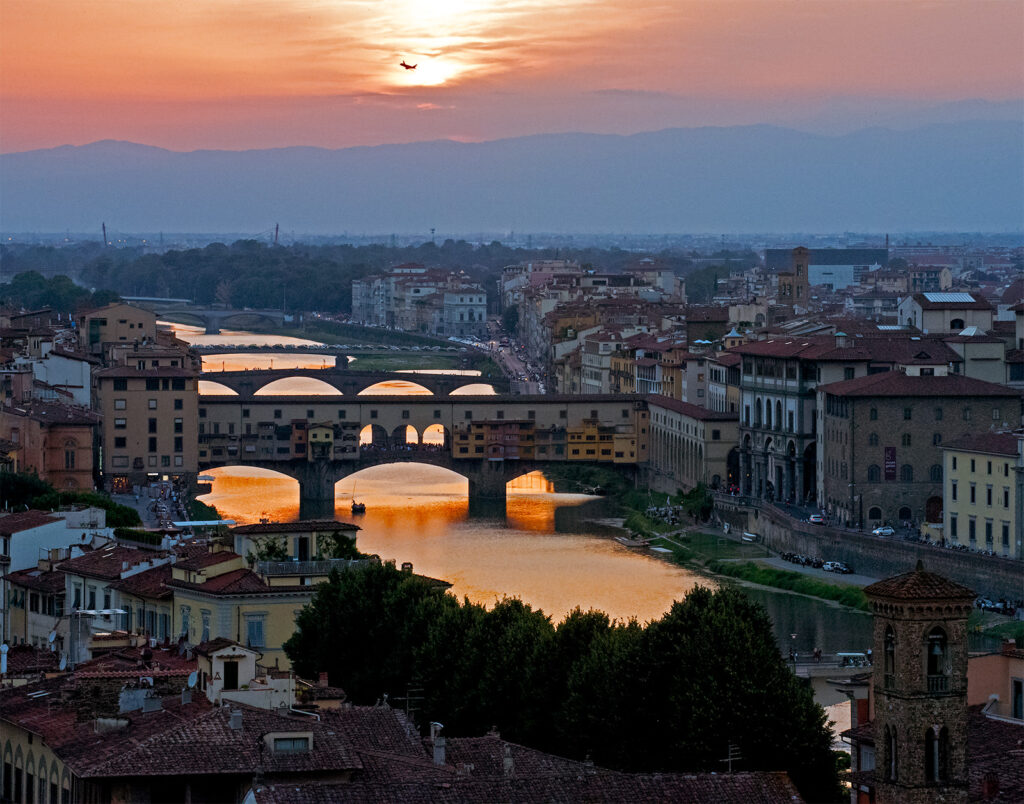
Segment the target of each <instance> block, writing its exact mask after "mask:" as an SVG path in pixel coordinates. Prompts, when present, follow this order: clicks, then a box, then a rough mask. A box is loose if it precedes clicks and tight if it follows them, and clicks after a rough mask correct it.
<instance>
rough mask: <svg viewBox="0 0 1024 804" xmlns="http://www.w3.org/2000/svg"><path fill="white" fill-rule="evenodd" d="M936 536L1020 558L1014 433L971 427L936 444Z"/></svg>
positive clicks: (1019, 460) (1022, 485) (1018, 458)
mask: <svg viewBox="0 0 1024 804" xmlns="http://www.w3.org/2000/svg"><path fill="white" fill-rule="evenodd" d="M942 457H943V474H944V475H945V488H944V493H943V506H942V514H943V518H942V523H943V527H942V538H943V539H945V541H946V542H947V543H950V544H960V545H966V546H969V547H971V548H974V549H978V550H990V551H992V552H994V553H996V554H997V555H1001V556H1005V557H1007V558H1016V559H1020V558H1024V549H1022V548H1024V545H1022V539H1024V536H1022V534H1024V521H1022V518H1021V510H1020V506H1021V503H1022V502H1024V457H1022V452H1021V438H1020V436H1019V435H1017V434H1015V433H1009V432H1001V433H999V432H997V433H975V434H973V435H967V436H964V437H963V438H959V439H956V440H955V441H951V442H949V443H947V444H946V445H945V446H944V447H943V449H942Z"/></svg>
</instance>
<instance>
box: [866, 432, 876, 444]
mask: <svg viewBox="0 0 1024 804" xmlns="http://www.w3.org/2000/svg"><path fill="white" fill-rule="evenodd" d="M868 446H869V447H877V446H878V433H872V434H871V435H869V436H868Z"/></svg>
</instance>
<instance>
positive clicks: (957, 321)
mask: <svg viewBox="0 0 1024 804" xmlns="http://www.w3.org/2000/svg"><path fill="white" fill-rule="evenodd" d="M949 328H950V329H951V330H958V329H963V328H964V320H963V319H962V318H954V319H953V320H952V321H950V322H949Z"/></svg>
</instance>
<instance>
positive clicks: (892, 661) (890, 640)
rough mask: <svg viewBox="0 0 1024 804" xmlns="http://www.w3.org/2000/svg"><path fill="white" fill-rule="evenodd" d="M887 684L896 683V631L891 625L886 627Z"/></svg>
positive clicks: (885, 663)
mask: <svg viewBox="0 0 1024 804" xmlns="http://www.w3.org/2000/svg"><path fill="white" fill-rule="evenodd" d="M883 667H884V670H885V686H886V687H893V686H895V685H896V632H895V631H893V630H892V626H891V625H887V626H886V627H885V662H884V665H883Z"/></svg>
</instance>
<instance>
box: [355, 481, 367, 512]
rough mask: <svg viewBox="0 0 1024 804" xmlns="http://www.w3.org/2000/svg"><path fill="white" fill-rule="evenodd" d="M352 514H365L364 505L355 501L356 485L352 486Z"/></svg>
mask: <svg viewBox="0 0 1024 804" xmlns="http://www.w3.org/2000/svg"><path fill="white" fill-rule="evenodd" d="M352 513H353V514H365V513H366V503H361V502H358V501H357V500H356V484H355V483H353V484H352Z"/></svg>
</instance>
